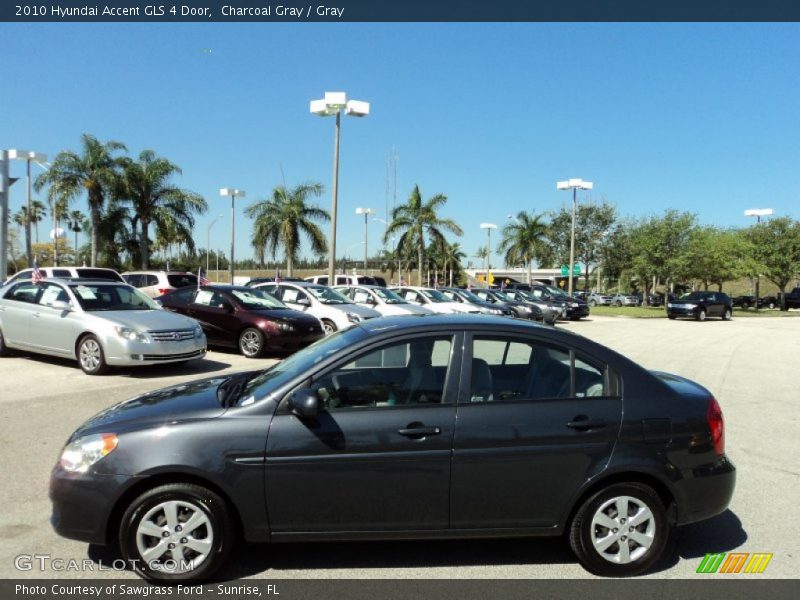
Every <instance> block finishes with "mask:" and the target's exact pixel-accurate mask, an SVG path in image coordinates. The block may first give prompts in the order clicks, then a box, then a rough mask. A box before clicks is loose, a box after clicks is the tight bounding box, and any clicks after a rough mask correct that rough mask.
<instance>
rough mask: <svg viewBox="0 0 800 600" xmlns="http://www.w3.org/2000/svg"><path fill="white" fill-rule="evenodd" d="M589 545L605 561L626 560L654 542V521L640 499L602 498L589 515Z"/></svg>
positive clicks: (647, 548)
mask: <svg viewBox="0 0 800 600" xmlns="http://www.w3.org/2000/svg"><path fill="white" fill-rule="evenodd" d="M591 532H592V533H591V536H592V537H591V539H592V546H593V547H594V549H595V551H596V552H597V554H598V555H600V556H601V557H602V558H603V559H605V560H607V561H608V562H611V563H615V564H620V565H624V564H628V563H631V562H634V561H636V560H638V559H640V558H641V557H642V556H644V555H645V554H646V553H647V551H648V550H649V549H650V547H651V546H652V545H653V539H654V537H655V534H656V521H655V517H654V516H653V512H652V511H651V510H650V508H649V507H648V506H647V504H645V503H644V502H643V501H642V500H640V499H638V498H634V497H632V496H618V497H615V498H611V499H610V500H607V501H606V502H604V503H603V504H602V505H601V506H600V507H599V508H598V509H597V511H596V512H595V514H594V515H593V516H592V522H591Z"/></svg>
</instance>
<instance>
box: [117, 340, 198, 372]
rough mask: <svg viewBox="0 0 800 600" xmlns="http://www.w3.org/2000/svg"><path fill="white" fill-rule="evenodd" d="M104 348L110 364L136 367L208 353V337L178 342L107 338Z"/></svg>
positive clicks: (188, 358) (190, 358) (193, 357)
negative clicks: (145, 341)
mask: <svg viewBox="0 0 800 600" xmlns="http://www.w3.org/2000/svg"><path fill="white" fill-rule="evenodd" d="M104 350H105V353H106V357H105V358H106V362H107V363H108V364H109V365H114V366H121V367H135V366H140V365H157V364H163V363H171V362H182V361H185V360H192V359H195V358H203V357H204V356H205V355H206V337H205V336H202V337H200V338H192V339H189V340H182V341H176V342H152V343H149V344H145V343H143V342H140V341H131V340H123V339H121V338H119V339H111V340H107V342H106V344H105V346H104Z"/></svg>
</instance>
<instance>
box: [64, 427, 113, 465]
mask: <svg viewBox="0 0 800 600" xmlns="http://www.w3.org/2000/svg"><path fill="white" fill-rule="evenodd" d="M116 447H117V436H116V435H115V434H113V433H98V434H96V435H87V436H86V437H82V438H78V439H77V440H75V441H74V442H72V443H71V444H69V445H68V446H67V447H66V448H64V450H63V451H62V452H61V460H60V461H59V463H60V464H61V467H62V468H63V469H64V470H65V471H69V472H70V473H86V471H88V470H89V467H91V466H92V465H93V464H95V463H96V462H97V461H98V460H100V459H101V458H103V457H104V456H106V455H107V454H110V453H111V452H113V451H114V449H115V448H116Z"/></svg>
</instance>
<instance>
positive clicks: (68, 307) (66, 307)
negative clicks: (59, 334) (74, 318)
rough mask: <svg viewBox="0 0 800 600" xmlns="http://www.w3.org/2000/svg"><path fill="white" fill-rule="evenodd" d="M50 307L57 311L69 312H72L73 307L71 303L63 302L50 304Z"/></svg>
mask: <svg viewBox="0 0 800 600" xmlns="http://www.w3.org/2000/svg"><path fill="white" fill-rule="evenodd" d="M50 306H52V307H53V308H55V309H56V310H64V311H67V312H69V311H71V310H72V305H71V304H70V303H69V302H64V301H63V300H55V301H53V302H52V303H51V304H50Z"/></svg>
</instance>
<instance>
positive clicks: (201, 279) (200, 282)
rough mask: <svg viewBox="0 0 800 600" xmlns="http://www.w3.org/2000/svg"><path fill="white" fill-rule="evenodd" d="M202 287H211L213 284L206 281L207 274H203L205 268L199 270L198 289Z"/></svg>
mask: <svg viewBox="0 0 800 600" xmlns="http://www.w3.org/2000/svg"><path fill="white" fill-rule="evenodd" d="M201 285H211V282H210V281H209V280H208V279H206V274H205V273H203V267H200V268H199V269H197V287H198V289H199V288H200V286H201Z"/></svg>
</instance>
